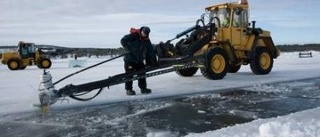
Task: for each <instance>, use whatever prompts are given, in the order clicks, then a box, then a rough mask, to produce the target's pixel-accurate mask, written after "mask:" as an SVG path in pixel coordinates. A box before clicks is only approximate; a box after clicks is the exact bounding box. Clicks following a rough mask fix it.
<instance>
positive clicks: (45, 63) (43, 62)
mask: <svg viewBox="0 0 320 137" xmlns="http://www.w3.org/2000/svg"><path fill="white" fill-rule="evenodd" d="M51 65H52V63H51V60H50V59H47V58H43V59H40V61H39V62H38V65H37V66H38V68H40V69H48V68H50V67H51Z"/></svg>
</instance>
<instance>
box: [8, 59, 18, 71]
mask: <svg viewBox="0 0 320 137" xmlns="http://www.w3.org/2000/svg"><path fill="white" fill-rule="evenodd" d="M7 64H8V68H9V69H10V70H18V69H19V68H20V65H21V61H20V60H18V59H11V60H9V61H8V63H7Z"/></svg>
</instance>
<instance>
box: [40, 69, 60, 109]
mask: <svg viewBox="0 0 320 137" xmlns="http://www.w3.org/2000/svg"><path fill="white" fill-rule="evenodd" d="M38 91H39V101H40V107H41V110H42V112H48V111H49V105H51V104H54V103H55V102H57V99H58V98H57V97H56V90H55V89H54V85H53V84H52V76H51V74H50V73H49V72H47V71H46V70H44V71H43V74H42V75H40V85H39V88H38Z"/></svg>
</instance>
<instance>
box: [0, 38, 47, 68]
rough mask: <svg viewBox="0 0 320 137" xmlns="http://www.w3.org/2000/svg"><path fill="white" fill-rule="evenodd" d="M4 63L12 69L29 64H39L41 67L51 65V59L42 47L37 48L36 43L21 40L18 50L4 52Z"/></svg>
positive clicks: (2, 61)
mask: <svg viewBox="0 0 320 137" xmlns="http://www.w3.org/2000/svg"><path fill="white" fill-rule="evenodd" d="M1 63H2V64H5V65H8V68H9V69H10V70H22V69H25V68H26V67H27V66H32V65H37V66H38V68H40V69H48V68H50V67H51V60H50V59H49V57H47V56H46V55H44V51H43V49H41V48H36V46H35V44H34V43H25V42H22V41H21V42H19V44H18V50H17V51H10V52H4V53H3V54H2V60H1Z"/></svg>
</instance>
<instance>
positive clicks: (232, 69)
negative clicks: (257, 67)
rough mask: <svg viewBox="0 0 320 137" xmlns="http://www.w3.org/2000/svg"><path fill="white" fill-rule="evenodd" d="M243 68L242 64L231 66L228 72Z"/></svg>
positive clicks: (235, 71)
mask: <svg viewBox="0 0 320 137" xmlns="http://www.w3.org/2000/svg"><path fill="white" fill-rule="evenodd" d="M240 68H241V65H239V66H233V65H232V66H229V69H228V72H229V73H237V72H238V71H239V70H240Z"/></svg>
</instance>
